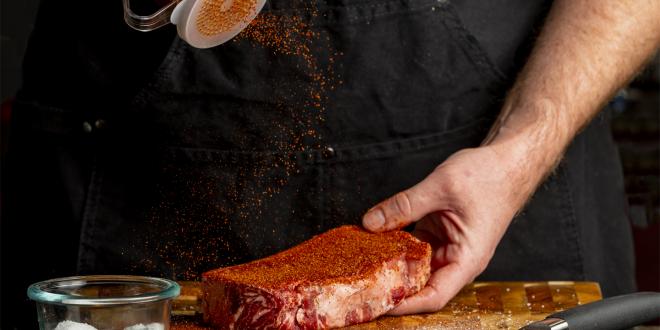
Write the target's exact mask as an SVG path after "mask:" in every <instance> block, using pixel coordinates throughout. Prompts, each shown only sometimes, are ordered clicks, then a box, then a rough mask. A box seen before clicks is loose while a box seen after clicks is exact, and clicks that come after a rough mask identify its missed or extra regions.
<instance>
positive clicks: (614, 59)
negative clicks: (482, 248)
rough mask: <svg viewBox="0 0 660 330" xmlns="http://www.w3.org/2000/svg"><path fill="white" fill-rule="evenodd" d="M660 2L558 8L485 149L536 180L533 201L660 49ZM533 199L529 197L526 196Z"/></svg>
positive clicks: (581, 1) (574, 2) (572, 1)
mask: <svg viewBox="0 0 660 330" xmlns="http://www.w3.org/2000/svg"><path fill="white" fill-rule="evenodd" d="M659 43H660V1H658V0H628V1H623V0H599V1H593V0H560V1H555V3H554V5H553V8H552V10H551V12H550V14H549V16H548V19H547V22H546V24H545V25H544V27H543V30H542V32H541V34H540V36H539V38H538V40H537V42H536V45H535V47H534V50H533V52H532V54H531V56H530V58H529V60H528V62H527V64H526V65H525V67H524V69H523V71H522V72H521V74H520V75H519V77H518V79H517V81H516V83H515V84H514V87H513V89H512V90H511V92H510V93H509V95H508V97H507V100H506V102H505V104H504V107H503V109H502V113H501V114H500V117H499V118H498V121H497V122H496V124H495V126H494V127H493V129H492V130H491V132H490V134H489V136H488V137H487V138H486V140H485V142H484V144H485V145H489V146H491V147H492V148H493V149H494V150H496V151H497V152H501V153H508V154H510V155H511V159H512V161H513V162H516V163H517V165H516V166H517V167H519V168H517V169H516V172H518V173H526V174H529V175H528V177H527V178H526V179H525V180H524V182H521V184H522V185H523V186H521V188H524V189H521V191H520V193H521V195H525V194H526V195H529V194H531V192H532V191H533V190H534V189H535V187H536V185H537V184H538V183H539V182H540V181H541V180H542V179H543V177H544V176H545V175H546V174H547V172H549V171H550V170H552V168H553V167H554V165H555V164H556V163H557V161H558V160H559V159H560V158H561V155H562V154H563V151H564V149H565V148H566V146H567V145H568V144H569V143H570V141H571V140H572V139H573V138H574V136H575V135H576V134H577V132H578V131H579V130H580V129H581V128H582V127H584V126H585V125H586V124H587V123H588V122H589V120H590V119H591V118H592V117H593V116H594V115H595V114H596V113H597V112H598V111H599V109H601V108H602V106H603V105H604V104H605V102H607V101H608V100H609V98H610V97H611V96H612V95H613V94H614V92H615V91H616V90H617V89H619V88H620V87H621V86H622V85H623V84H625V83H626V82H627V81H628V80H629V79H630V78H631V77H632V76H633V75H634V74H635V73H636V72H637V71H638V70H639V69H640V67H641V66H642V65H643V64H644V63H645V61H646V60H647V58H649V57H650V55H651V54H652V53H653V52H654V51H655V50H656V49H657V48H658V44H659ZM521 197H522V198H523V199H526V198H527V196H521Z"/></svg>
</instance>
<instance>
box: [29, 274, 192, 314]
mask: <svg viewBox="0 0 660 330" xmlns="http://www.w3.org/2000/svg"><path fill="white" fill-rule="evenodd" d="M103 284H114V285H123V284H126V285H151V286H155V287H156V288H157V289H156V290H155V291H153V292H146V293H141V294H136V295H130V296H109V297H89V296H83V295H74V294H67V293H62V292H54V291H55V290H56V289H57V290H60V291H63V290H64V291H65V290H66V289H67V288H70V289H75V288H81V287H84V286H91V285H103ZM180 292H181V288H180V286H179V284H177V283H176V282H174V281H171V280H167V279H163V278H157V277H147V276H135V275H87V276H71V277H62V278H55V279H50V280H47V281H42V282H37V283H34V284H32V285H30V286H29V287H28V290H27V295H28V297H29V298H30V299H32V300H34V301H36V302H41V303H48V304H60V305H81V306H107V305H127V304H136V303H149V302H155V301H160V300H167V299H172V298H175V297H177V296H178V295H179V294H180Z"/></svg>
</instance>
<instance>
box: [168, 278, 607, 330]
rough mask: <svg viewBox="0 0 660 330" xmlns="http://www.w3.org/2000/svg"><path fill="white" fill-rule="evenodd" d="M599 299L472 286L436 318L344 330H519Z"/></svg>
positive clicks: (189, 296)
mask: <svg viewBox="0 0 660 330" xmlns="http://www.w3.org/2000/svg"><path fill="white" fill-rule="evenodd" d="M182 286H183V288H184V289H183V290H182V295H184V296H185V299H184V301H185V302H186V303H183V305H186V304H187V305H186V306H189V305H191V304H192V305H194V304H195V303H193V302H194V300H196V299H198V298H199V294H200V293H201V291H200V290H199V287H198V285H197V284H195V283H189V282H188V283H183V284H182ZM601 298H602V295H601V292H600V287H599V286H598V283H594V282H476V283H473V284H470V285H468V286H466V287H465V288H463V290H461V292H459V293H458V295H456V297H454V299H452V300H451V301H450V302H449V304H447V306H445V308H443V309H442V310H440V311H439V312H436V313H430V314H418V315H407V316H398V317H392V316H383V317H380V318H378V319H377V320H375V321H372V322H368V323H362V324H357V325H354V326H350V327H347V328H344V329H345V330H381V329H383V330H384V329H420V330H424V329H434V330H435V329H438V330H444V329H503V330H506V329H519V328H521V327H523V326H525V325H527V324H529V323H531V322H534V321H537V320H541V319H544V318H545V317H546V316H547V315H549V314H552V313H555V312H557V311H561V310H564V309H568V308H571V307H574V306H577V305H581V304H586V303H589V302H592V301H596V300H600V299H601ZM175 304H176V302H175ZM179 306H181V305H179ZM175 310H176V308H175ZM179 315H186V314H179ZM172 329H175V330H183V329H197V330H201V329H208V328H204V327H202V326H199V325H198V324H197V323H196V322H195V321H176V322H175V323H174V325H173V326H172Z"/></svg>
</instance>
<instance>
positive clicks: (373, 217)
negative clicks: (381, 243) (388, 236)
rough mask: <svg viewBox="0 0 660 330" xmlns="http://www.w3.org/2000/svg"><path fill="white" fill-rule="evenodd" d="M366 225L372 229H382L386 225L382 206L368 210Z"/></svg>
mask: <svg viewBox="0 0 660 330" xmlns="http://www.w3.org/2000/svg"><path fill="white" fill-rule="evenodd" d="M364 225H365V227H367V229H369V230H371V231H376V230H379V229H382V228H383V226H384V225H385V213H383V210H381V209H380V207H378V208H375V209H372V210H370V211H369V212H367V214H365V216H364Z"/></svg>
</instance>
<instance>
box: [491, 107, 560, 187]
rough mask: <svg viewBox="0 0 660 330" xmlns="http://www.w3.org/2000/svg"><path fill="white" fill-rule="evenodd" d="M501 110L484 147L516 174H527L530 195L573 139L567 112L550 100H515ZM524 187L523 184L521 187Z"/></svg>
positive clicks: (526, 180)
mask: <svg viewBox="0 0 660 330" xmlns="http://www.w3.org/2000/svg"><path fill="white" fill-rule="evenodd" d="M511 100H514V98H513V97H511V98H509V101H508V102H507V103H506V104H505V106H504V107H503V109H502V114H501V116H500V118H498V121H497V122H496V124H495V125H494V126H493V128H492V130H491V132H490V134H489V135H488V137H487V139H486V140H485V141H484V143H483V146H485V147H488V148H491V149H492V150H493V151H494V152H495V153H497V154H498V155H500V156H501V157H500V158H501V159H503V161H504V163H505V166H506V167H507V168H508V170H509V171H511V173H512V174H511V175H513V176H524V177H525V180H524V181H525V186H529V187H528V188H529V190H530V194H531V193H532V192H533V190H534V189H535V188H536V186H537V185H538V184H539V183H540V181H541V180H543V179H544V178H545V176H546V175H547V174H548V173H549V172H551V171H552V170H553V169H554V167H555V166H556V165H557V163H558V162H559V160H560V159H561V157H562V155H563V153H564V150H565V148H566V146H567V145H568V143H569V142H570V140H571V138H572V136H573V134H571V132H572V130H571V125H570V123H571V119H570V118H568V117H567V115H566V114H568V113H569V112H568V111H562V109H560V107H558V106H556V104H555V103H554V102H552V101H550V100H547V99H545V100H540V101H534V102H531V103H530V102H528V103H523V102H516V101H511ZM521 188H522V187H521Z"/></svg>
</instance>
